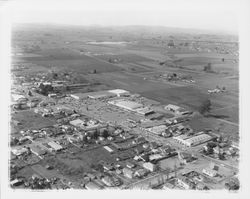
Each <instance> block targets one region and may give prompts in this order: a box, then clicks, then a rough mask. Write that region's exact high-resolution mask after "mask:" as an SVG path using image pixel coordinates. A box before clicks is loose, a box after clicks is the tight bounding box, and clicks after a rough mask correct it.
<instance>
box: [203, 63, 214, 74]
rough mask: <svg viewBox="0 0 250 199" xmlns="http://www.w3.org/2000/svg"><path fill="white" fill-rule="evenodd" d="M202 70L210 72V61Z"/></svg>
mask: <svg viewBox="0 0 250 199" xmlns="http://www.w3.org/2000/svg"><path fill="white" fill-rule="evenodd" d="M203 70H204V71H205V72H212V71H213V70H212V64H211V63H208V64H207V65H206V66H204V68H203Z"/></svg>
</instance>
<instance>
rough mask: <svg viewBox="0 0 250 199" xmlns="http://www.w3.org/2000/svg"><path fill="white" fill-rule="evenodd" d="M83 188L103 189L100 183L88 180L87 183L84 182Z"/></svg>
mask: <svg viewBox="0 0 250 199" xmlns="http://www.w3.org/2000/svg"><path fill="white" fill-rule="evenodd" d="M85 188H86V189H88V190H100V189H103V187H101V186H100V185H97V184H96V183H94V182H92V181H91V182H88V183H87V184H85Z"/></svg>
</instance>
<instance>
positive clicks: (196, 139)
mask: <svg viewBox="0 0 250 199" xmlns="http://www.w3.org/2000/svg"><path fill="white" fill-rule="evenodd" d="M174 139H175V140H177V141H178V142H179V143H180V144H183V145H185V146H187V147H191V146H196V145H199V144H202V143H204V142H207V141H209V140H211V139H212V137H211V136H210V135H208V134H200V135H197V136H193V137H191V138H187V136H185V135H183V136H178V137H175V138H174Z"/></svg>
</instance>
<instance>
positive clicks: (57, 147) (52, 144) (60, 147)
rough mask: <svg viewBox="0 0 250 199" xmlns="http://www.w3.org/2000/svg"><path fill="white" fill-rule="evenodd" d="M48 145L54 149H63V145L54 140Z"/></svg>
mask: <svg viewBox="0 0 250 199" xmlns="http://www.w3.org/2000/svg"><path fill="white" fill-rule="evenodd" d="M48 145H49V146H50V147H51V148H52V149H53V150H55V151H60V150H62V149H63V147H62V146H61V145H60V144H57V143H56V142H54V141H52V142H49V143H48Z"/></svg>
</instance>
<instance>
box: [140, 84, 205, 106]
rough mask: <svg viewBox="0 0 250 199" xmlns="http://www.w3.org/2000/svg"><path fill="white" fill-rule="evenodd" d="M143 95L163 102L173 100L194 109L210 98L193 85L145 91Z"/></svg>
mask: <svg viewBox="0 0 250 199" xmlns="http://www.w3.org/2000/svg"><path fill="white" fill-rule="evenodd" d="M142 95H143V96H145V97H148V98H150V99H154V100H156V101H159V102H161V103H163V104H168V103H170V102H171V103H174V104H176V105H185V106H189V107H191V108H193V109H197V108H198V106H199V105H200V103H201V102H202V101H203V100H205V99H207V98H208V96H207V94H205V93H202V92H201V91H200V90H199V89H197V88H193V87H191V86H183V87H175V88H167V89H158V90H151V91H146V92H143V93H142Z"/></svg>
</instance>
